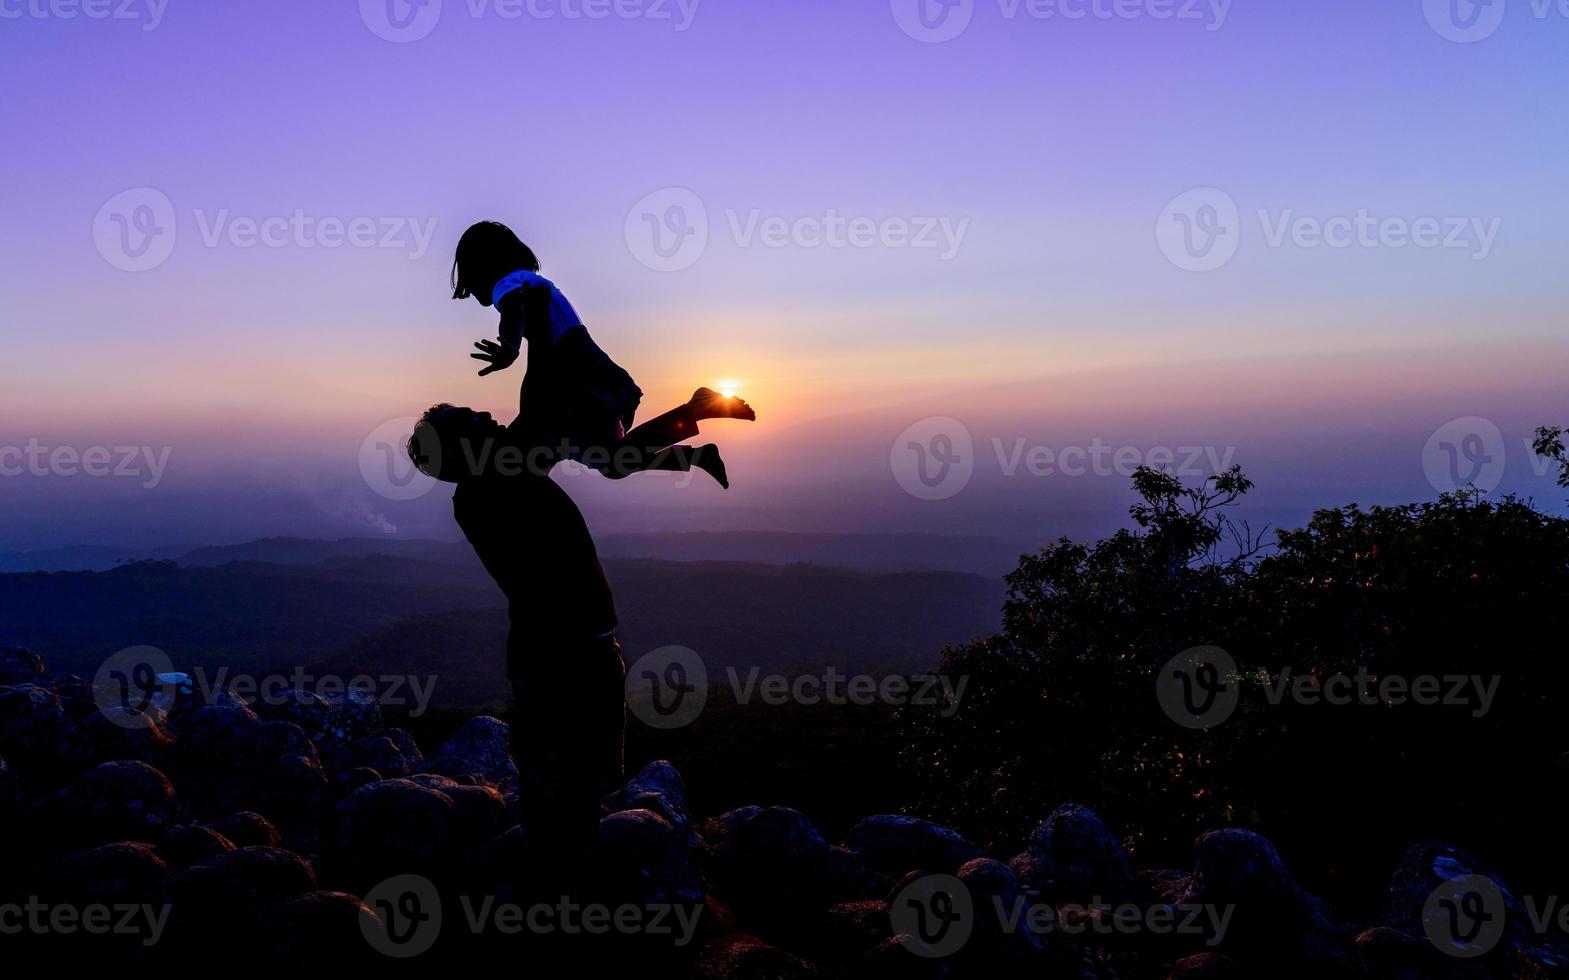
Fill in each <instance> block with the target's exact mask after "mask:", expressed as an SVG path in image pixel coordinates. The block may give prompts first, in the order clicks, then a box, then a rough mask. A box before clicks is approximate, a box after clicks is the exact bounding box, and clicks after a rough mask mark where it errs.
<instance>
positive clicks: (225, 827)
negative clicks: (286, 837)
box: [206, 810, 283, 847]
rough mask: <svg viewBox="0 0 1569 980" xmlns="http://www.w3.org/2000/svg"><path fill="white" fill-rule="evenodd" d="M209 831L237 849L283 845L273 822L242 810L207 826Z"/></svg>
mask: <svg viewBox="0 0 1569 980" xmlns="http://www.w3.org/2000/svg"><path fill="white" fill-rule="evenodd" d="M206 826H207V829H208V830H211V831H213V832H214V833H216V834H220V835H222V836H223V837H224V838H226V839H228V840H230V841H232V842H233V843H234V846H235V847H277V846H278V845H279V844H281V843H283V835H281V834H279V833H278V828H277V827H274V826H273V824H272V821H271V820H268V819H267V818H266V817H264V816H262V815H261V814H259V813H253V812H251V811H249V810H242V811H241V812H239V813H231V814H229V815H228V816H227V817H222V818H220V819H218V820H214V821H212V822H211V823H209V824H207V825H206Z"/></svg>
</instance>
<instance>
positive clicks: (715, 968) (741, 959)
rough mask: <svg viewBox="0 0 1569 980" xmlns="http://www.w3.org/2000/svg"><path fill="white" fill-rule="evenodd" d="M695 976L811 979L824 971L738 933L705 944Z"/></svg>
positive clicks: (709, 978) (743, 979)
mask: <svg viewBox="0 0 1569 980" xmlns="http://www.w3.org/2000/svg"><path fill="white" fill-rule="evenodd" d="M692 976H693V978H694V980H811V978H813V977H818V976H821V973H820V972H819V971H818V969H817V968H816V967H815V966H813V965H812V964H811V963H808V962H807V961H806V960H803V959H801V958H800V957H799V956H795V955H793V954H791V953H787V952H785V951H784V950H782V949H779V948H778V947H775V946H770V945H769V944H768V943H765V942H763V941H762V940H761V939H758V938H757V937H755V936H748V935H745V934H742V933H736V934H733V935H729V936H721V937H719V938H718V939H715V940H713V941H711V942H709V943H707V944H705V945H704V946H703V948H702V949H701V950H699V951H698V954H697V962H696V963H695V964H694V966H693V969H692Z"/></svg>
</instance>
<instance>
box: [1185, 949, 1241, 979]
mask: <svg viewBox="0 0 1569 980" xmlns="http://www.w3.org/2000/svg"><path fill="white" fill-rule="evenodd" d="M1246 975H1247V974H1245V973H1243V972H1242V966H1241V964H1239V963H1238V962H1237V961H1236V960H1234V959H1232V958H1231V957H1229V956H1222V955H1221V954H1220V953H1197V954H1195V955H1193V956H1184V957H1183V958H1182V959H1180V960H1178V961H1177V962H1176V965H1175V966H1173V967H1172V969H1171V975H1170V977H1169V978H1168V980H1243V977H1245V976H1246Z"/></svg>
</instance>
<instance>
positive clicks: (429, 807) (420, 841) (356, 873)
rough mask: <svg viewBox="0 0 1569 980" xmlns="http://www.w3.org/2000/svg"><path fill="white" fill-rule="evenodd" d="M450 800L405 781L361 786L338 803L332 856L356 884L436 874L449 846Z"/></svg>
mask: <svg viewBox="0 0 1569 980" xmlns="http://www.w3.org/2000/svg"><path fill="white" fill-rule="evenodd" d="M452 810H453V806H452V798H451V797H449V796H447V794H445V793H442V792H439V791H437V790H433V789H430V788H428V787H425V786H421V785H419V784H418V783H415V782H412V781H410V780H407V779H387V780H383V781H382V782H379V783H371V784H370V785H368V786H362V787H360V788H359V789H357V790H355V791H354V792H353V793H350V794H349V795H348V797H346V798H345V799H344V800H343V802H341V803H339V804H338V807H337V811H336V813H335V832H334V835H333V839H332V844H333V851H332V854H333V859H334V861H335V862H338V863H340V864H341V865H342V868H343V873H344V875H345V876H346V877H348V878H349V879H350V880H352V881H354V882H355V883H356V887H357V888H358V887H361V886H366V887H368V886H370V885H374V884H375V883H376V882H379V881H382V880H383V879H386V878H390V877H392V876H393V875H395V874H402V873H406V872H407V873H415V874H425V875H427V876H432V875H437V874H438V873H439V872H441V871H442V870H450V869H444V868H443V865H445V864H447V858H448V857H449V855H450V853H451V849H452V822H453V816H452Z"/></svg>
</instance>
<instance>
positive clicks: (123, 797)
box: [52, 761, 176, 847]
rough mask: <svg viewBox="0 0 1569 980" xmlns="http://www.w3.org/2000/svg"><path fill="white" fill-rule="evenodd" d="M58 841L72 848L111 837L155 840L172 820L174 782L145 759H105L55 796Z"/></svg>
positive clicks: (174, 811)
mask: <svg viewBox="0 0 1569 980" xmlns="http://www.w3.org/2000/svg"><path fill="white" fill-rule="evenodd" d="M54 802H55V813H56V814H57V816H58V821H57V822H56V825H55V827H54V828H52V829H53V830H54V831H55V832H56V833H58V834H59V835H60V838H61V839H62V840H66V841H69V842H71V843H72V844H74V845H75V846H76V847H81V846H83V845H93V844H106V843H109V842H111V841H127V840H129V841H144V842H148V843H157V842H158V841H161V840H162V839H163V836H164V834H165V833H166V832H167V831H168V829H169V828H170V827H172V826H174V824H175V814H176V807H175V796H174V784H172V783H170V782H169V779H168V777H167V776H165V775H164V774H163V773H161V772H159V771H158V770H157V769H154V768H153V767H152V766H149V765H148V764H147V763H145V762H134V761H121V762H105V763H101V764H99V765H97V766H94V767H93V768H91V769H89V770H87V771H86V772H85V773H83V774H82V775H80V776H78V777H77V778H76V780H75V781H74V782H72V783H71V784H70V785H68V786H66V787H65V788H64V789H62V790H61V791H60V792H59V794H57V796H56V797H55V801H54Z"/></svg>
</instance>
